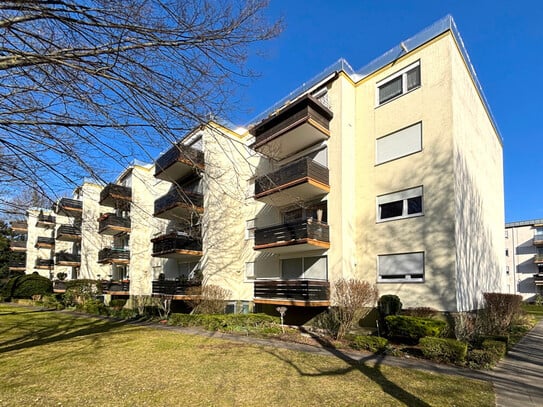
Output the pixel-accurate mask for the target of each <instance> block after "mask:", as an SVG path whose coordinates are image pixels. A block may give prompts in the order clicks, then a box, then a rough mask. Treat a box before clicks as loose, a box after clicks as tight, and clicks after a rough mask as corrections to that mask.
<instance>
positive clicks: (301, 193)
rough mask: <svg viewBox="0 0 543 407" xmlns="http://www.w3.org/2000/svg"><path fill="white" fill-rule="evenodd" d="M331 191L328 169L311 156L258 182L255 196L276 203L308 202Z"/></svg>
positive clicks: (266, 201) (269, 202) (262, 200)
mask: <svg viewBox="0 0 543 407" xmlns="http://www.w3.org/2000/svg"><path fill="white" fill-rule="evenodd" d="M328 192H330V185H329V183H328V168H326V167H324V166H322V165H320V164H318V163H316V162H315V161H313V160H312V159H311V158H309V157H305V158H302V159H301V160H297V161H294V162H292V163H290V164H287V165H285V166H284V167H282V168H280V169H278V170H277V171H274V172H272V173H269V174H266V175H264V176H262V177H260V178H257V179H256V181H255V199H257V200H259V201H261V202H265V203H267V204H270V205H274V206H284V205H288V204H289V203H293V202H299V201H300V200H301V201H306V202H307V201H309V200H311V199H315V198H317V197H319V196H321V195H324V194H327V193H328Z"/></svg>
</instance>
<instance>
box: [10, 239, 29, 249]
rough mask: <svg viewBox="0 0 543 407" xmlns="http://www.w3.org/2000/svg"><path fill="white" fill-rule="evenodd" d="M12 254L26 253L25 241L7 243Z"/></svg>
mask: <svg viewBox="0 0 543 407" xmlns="http://www.w3.org/2000/svg"><path fill="white" fill-rule="evenodd" d="M9 248H10V249H11V251H12V252H26V240H12V241H10V242H9Z"/></svg>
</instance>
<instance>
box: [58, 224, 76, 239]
mask: <svg viewBox="0 0 543 407" xmlns="http://www.w3.org/2000/svg"><path fill="white" fill-rule="evenodd" d="M57 240H61V241H63V242H79V241H81V229H80V228H79V227H78V226H72V225H61V226H60V227H59V228H58V229H57Z"/></svg>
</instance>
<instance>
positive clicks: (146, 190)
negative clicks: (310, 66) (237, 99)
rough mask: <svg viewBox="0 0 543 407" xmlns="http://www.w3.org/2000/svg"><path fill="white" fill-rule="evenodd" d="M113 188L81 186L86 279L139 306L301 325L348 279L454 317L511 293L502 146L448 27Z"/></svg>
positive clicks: (326, 75) (316, 84)
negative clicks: (137, 300)
mask: <svg viewBox="0 0 543 407" xmlns="http://www.w3.org/2000/svg"><path fill="white" fill-rule="evenodd" d="M100 189H101V187H98V186H93V185H90V184H85V185H84V186H83V187H82V197H83V198H82V200H83V205H82V223H81V228H82V229H81V230H82V239H81V255H82V264H81V269H80V277H98V276H100V277H101V278H107V279H110V280H118V281H123V280H128V278H129V279H130V288H129V292H130V294H132V295H139V294H151V293H152V294H153V295H164V294H166V295H171V296H173V297H172V298H173V299H174V300H183V299H185V298H186V297H185V296H186V295H187V288H188V287H190V286H191V285H198V284H201V283H203V284H204V285H205V284H214V285H218V286H221V287H223V288H226V289H228V290H229V291H230V293H231V295H230V300H231V309H233V310H236V311H246V310H249V309H251V308H252V307H253V306H254V307H255V308H257V309H258V310H261V311H265V312H270V313H276V311H275V308H276V307H277V306H280V305H284V306H288V307H289V311H288V314H287V315H289V317H290V318H293V319H296V320H298V321H303V320H304V319H307V318H309V317H311V316H312V315H315V314H317V313H319V312H321V311H322V310H324V309H326V308H327V307H328V306H330V305H334V304H333V293H331V292H330V290H333V284H331V283H333V282H334V281H336V280H338V279H340V278H357V279H360V280H367V281H370V282H372V283H376V284H377V286H378V288H379V292H380V294H381V295H382V294H396V295H398V296H400V298H401V300H402V302H403V304H404V306H405V307H420V306H424V307H433V308H435V309H438V310H442V311H452V312H456V311H468V310H472V309H477V308H479V307H480V306H481V305H482V294H483V293H484V292H499V291H502V287H503V285H504V281H505V276H506V274H505V269H504V264H503V252H504V241H503V224H504V199H503V163H502V143H501V139H500V136H499V134H498V132H497V130H496V126H495V124H494V122H493V119H492V117H491V114H490V111H489V108H488V106H487V104H486V101H485V99H484V96H483V94H482V90H481V89H480V86H479V84H478V81H477V78H476V76H475V72H474V71H473V68H472V66H471V64H470V62H469V59H468V57H467V53H466V51H465V49H464V48H463V43H462V41H461V39H460V36H459V34H458V32H457V30H456V27H455V25H454V22H453V20H452V18H451V17H446V18H445V19H443V20H440V21H438V22H437V23H436V24H434V25H433V26H431V27H429V28H427V29H426V30H424V31H422V32H421V33H419V34H417V35H416V36H415V37H413V38H411V39H409V40H406V41H404V42H402V43H401V45H398V46H397V47H395V48H394V49H392V50H391V51H389V52H387V53H385V54H384V55H383V56H382V57H380V58H378V59H376V60H374V61H373V62H371V63H370V64H369V65H367V66H366V67H363V68H362V69H360V70H358V71H356V72H355V71H353V70H352V68H350V66H349V65H348V63H347V62H346V61H344V60H340V61H338V63H336V64H334V65H333V66H332V67H330V68H329V69H327V70H325V71H324V72H322V73H321V74H320V75H319V76H317V77H316V78H315V79H313V80H311V81H309V82H308V83H307V84H305V85H304V86H303V87H302V88H301V89H299V90H297V91H295V92H293V93H292V94H291V95H289V97H288V98H287V99H285V100H283V101H280V102H279V103H278V104H276V106H274V107H273V108H272V109H270V110H269V111H268V112H266V113H264V114H263V115H262V116H261V117H260V118H259V119H255V121H254V123H253V124H252V125H251V126H250V127H249V130H246V129H234V128H233V126H229V125H224V124H219V123H217V122H209V123H207V124H205V125H203V126H201V127H199V128H197V129H195V130H194V131H193V132H191V133H190V134H188V135H187V136H186V137H184V138H183V139H182V140H181V141H180V142H179V143H177V144H176V145H174V146H173V147H172V148H171V149H169V150H168V151H167V152H165V153H164V154H162V155H161V156H160V157H159V158H158V159H157V160H156V162H155V166H154V167H153V166H149V165H147V166H145V165H134V166H132V167H130V168H129V169H128V170H126V171H125V172H124V173H123V174H122V175H121V176H120V177H119V179H118V180H117V181H116V183H115V184H109V185H107V186H106V187H105V188H103V189H102V190H100ZM98 195H99V196H98ZM98 212H99V213H98ZM96 219H99V221H96ZM29 224H30V220H29ZM86 225H88V226H86ZM86 234H89V237H88V239H89V240H86V239H87V237H86ZM29 239H30V233H29ZM97 246H100V247H99V248H98V247H97ZM85 262H88V266H86V267H87V268H85V266H84V263H85ZM94 262H97V263H99V265H97V263H94ZM73 275H74V274H73V273H72V276H73ZM124 292H125V293H127V292H128V289H127V287H124Z"/></svg>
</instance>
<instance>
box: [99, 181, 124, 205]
mask: <svg viewBox="0 0 543 407" xmlns="http://www.w3.org/2000/svg"><path fill="white" fill-rule="evenodd" d="M131 200H132V188H129V187H125V186H123V185H117V184H108V185H106V187H105V188H104V189H103V190H102V192H100V205H104V206H111V207H113V206H115V205H116V204H121V205H126V204H127V203H129V202H130V201H131Z"/></svg>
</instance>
